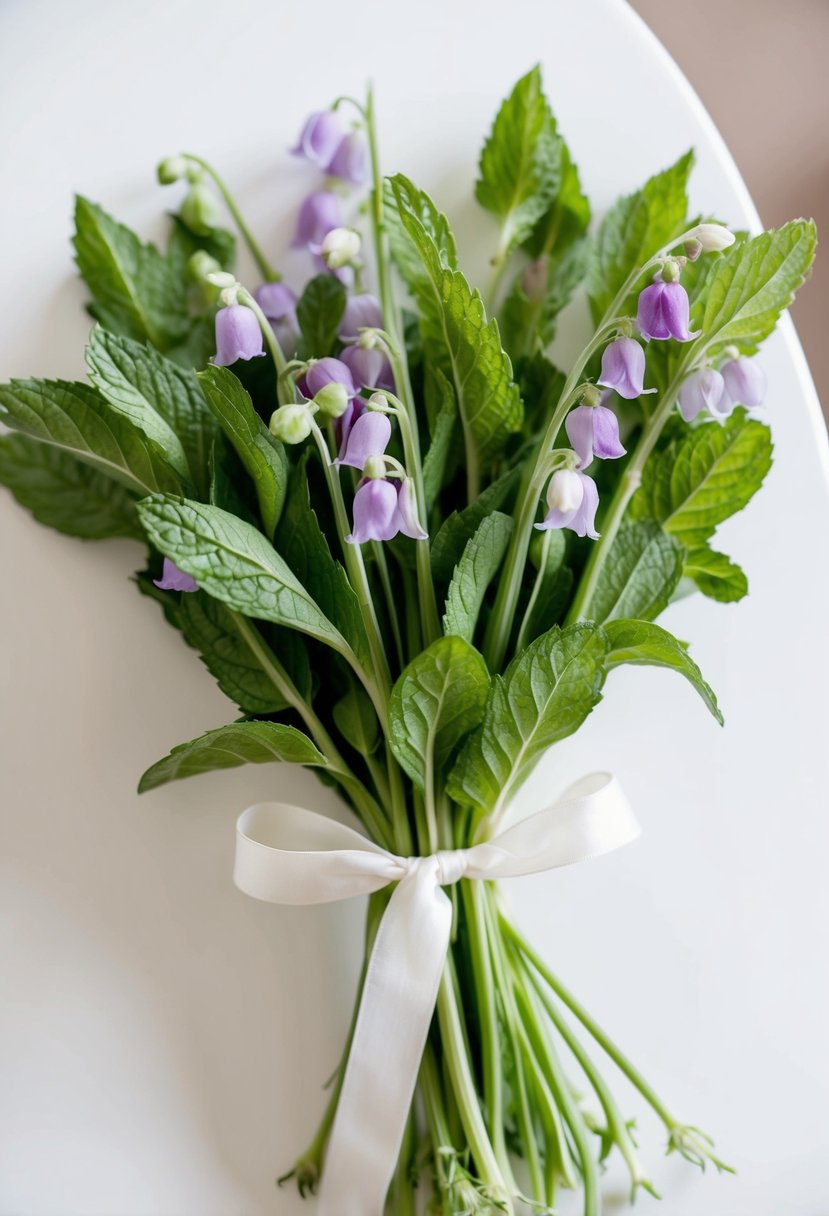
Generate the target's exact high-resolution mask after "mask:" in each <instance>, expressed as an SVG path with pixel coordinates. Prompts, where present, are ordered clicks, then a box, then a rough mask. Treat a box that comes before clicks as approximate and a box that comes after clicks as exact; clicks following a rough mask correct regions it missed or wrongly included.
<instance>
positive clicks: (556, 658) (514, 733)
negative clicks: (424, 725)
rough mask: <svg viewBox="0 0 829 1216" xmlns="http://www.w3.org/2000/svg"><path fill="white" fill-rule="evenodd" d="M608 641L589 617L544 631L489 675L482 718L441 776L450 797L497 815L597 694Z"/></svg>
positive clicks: (590, 706)
mask: <svg viewBox="0 0 829 1216" xmlns="http://www.w3.org/2000/svg"><path fill="white" fill-rule="evenodd" d="M607 648H608V642H607V638H606V636H605V634H604V631H603V630H601V629H599V628H597V627H596V626H595V625H593V624H591V623H590V622H582V623H580V624H576V625H570V626H568V627H567V628H566V629H558V628H555V629H551V630H550V631H549V633H545V634H544V635H543V636H542V637H540V638H538V639H537V640H536V641H535V642H532V643H531V644H530V645H529V646H528V647H527V648H526V650H524V651H522V653H521V654H519V655H518V656H517V657H516V658H515V659H513V661H512V662H511V663H510V665H509V667H508V668H507V670H506V671H505V673H504V675H503V676H495V677H494V678H493V680H492V685H491V689H490V693H489V698H488V700H487V705H486V711H485V713H484V719H483V722H482V723H481V725H480V726H479V727H478V729H477V730H476V731H475V732H474V734H472V735H470V736H469V738H468V739H467V741H466V743H465V744H464V746H463V749H462V750H461V753H460V755H459V757H458V759H457V762H456V764H455V766H454V768H453V769H452V772H451V774H450V777H449V784H448V787H447V788H448V792H449V795H450V797H452V798H453V799H454V800H455V801H456V802H458V803H461V804H462V805H466V806H475V807H478V808H480V809H481V810H482V811H485V812H487V813H490V814H492V815H493V817H495V816H498V815H500V814H501V813H502V812H503V811H504V810H505V809H506V808H507V807H508V806H509V805H510V803H511V802H512V799H513V798H514V797H515V795H516V793H517V792H518V790H519V788H520V787H521V785H523V783H524V781H526V779H527V777H529V775H530V773H531V772H532V770H533V769H534V768H535V765H536V764H537V763H538V761H539V760H540V759H541V757H542V756H543V755H544V753H545V752H546V751H547V749H548V748H549V747H551V746H552V745H553V744H554V743H557V742H558V740H559V739H564V738H566V737H567V736H568V735H572V734H573V732H574V731H576V730H578V728H579V727H580V726H581V724H582V722H584V720H585V718H586V717H587V715H588V714H589V713H590V711H591V710H592V709H593V707H594V705H596V704H597V703H598V701H599V700H600V699H601V690H602V684H603V683H604V677H605V656H606V653H607Z"/></svg>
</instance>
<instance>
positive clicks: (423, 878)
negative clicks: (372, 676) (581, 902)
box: [233, 773, 639, 1216]
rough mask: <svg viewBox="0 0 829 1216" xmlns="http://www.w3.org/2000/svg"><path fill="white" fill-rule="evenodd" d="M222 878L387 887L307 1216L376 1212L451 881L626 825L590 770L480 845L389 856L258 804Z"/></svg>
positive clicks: (499, 874)
mask: <svg viewBox="0 0 829 1216" xmlns="http://www.w3.org/2000/svg"><path fill="white" fill-rule="evenodd" d="M236 831H237V837H236V865H235V869H234V875H233V877H234V881H235V883H236V885H237V886H238V887H239V888H240V890H242V891H244V892H245V893H246V894H248V895H252V896H253V897H254V899H264V900H267V901H268V902H270V903H278V904H324V903H331V902H332V901H335V900H340V899H350V898H351V897H352V896H354V895H369V894H371V892H372V891H379V890H380V889H381V888H382V887H386V886H388V885H390V884H391V883H396V884H397V886H396V887H395V890H394V892H393V893H392V896H391V899H390V900H389V903H388V906H387V908H386V911H385V913H384V915H383V918H382V920H381V922H380V925H379V928H378V930H377V936H376V938H375V941H374V948H373V950H372V952H371V958H370V959H369V963H368V967H367V969H366V975H365V982H364V985H363V994H362V998H361V1001H360V1009H359V1013H358V1015H357V1021H356V1025H355V1028H354V1037H353V1040H352V1044H351V1051H350V1053H349V1057H348V1064H347V1066H346V1071H345V1077H344V1079H343V1085H342V1091H341V1094H340V1101H339V1105H338V1107H337V1114H336V1118H335V1120H334V1125H333V1128H332V1130H331V1138H330V1140H329V1144H328V1151H327V1153H326V1160H325V1171H324V1175H323V1182H322V1186H321V1190H320V1201H319V1216H382V1212H383V1205H384V1203H385V1198H386V1192H387V1190H388V1187H389V1183H390V1182H391V1178H392V1174H393V1173H394V1167H395V1163H396V1161H397V1156H398V1153H399V1151H400V1145H401V1142H402V1139H403V1132H404V1128H405V1123H406V1118H407V1115H408V1111H409V1107H410V1104H411V1101H412V1096H413V1094H414V1088H415V1083H416V1081H417V1074H418V1069H419V1067H420V1060H421V1056H422V1054H423V1049H424V1047H425V1045H426V1037H427V1035H428V1032H429V1024H430V1022H431V1018H432V1013H433V1012H434V1008H435V1003H436V1000H437V993H438V987H439V985H440V979H441V974H442V972H443V965H444V962H445V960H446V953H447V950H448V949H449V938H450V932H451V927H452V904H451V901H450V900H449V898H448V896H447V895H446V894H445V892H444V891H443V890H442V888H443V887H446V886H450V885H451V884H452V883H456V882H458V881H459V880H460V879H461V878H469V879H480V878H483V879H494V878H514V877H517V876H518V875H519V874H536V873H539V872H540V871H542V870H552V869H556V868H557V867H559V866H567V865H574V864H575V863H576V862H580V861H588V860H590V858H592V857H598V856H600V855H601V854H603V853H609V852H611V851H612V850H613V849H618V848H620V847H621V846H622V845H624V844H627V843H628V842H629V841H631V840H633V839H634V838H635V837H636V836H638V835H639V825H638V823H637V822H636V818H635V817H634V814H633V811H632V809H631V807H630V804H629V803H628V801H627V798H626V797H625V795H624V794H623V793H622V790H621V787H620V786H619V784H618V782H617V781H616V778H615V777H613V776H611V775H610V774H609V773H593V774H591V775H590V776H589V777H584V778H583V779H582V780H581V781H579V782H577V783H576V784H575V785H573V786H571V787H570V789H568V790H567V791H566V793H565V794H564V795H563V796H562V798H560V799H559V801H557V802H555V803H553V805H552V806H549V807H547V808H546V809H545V810H543V811H539V812H538V813H537V814H535V815H531V816H530V817H529V818H527V819H524V820H522V821H521V822H520V823H518V824H516V825H515V826H514V827H511V828H507V829H506V831H504V832H501V833H500V835H498V836H496V837H494V838H493V839H492V840H489V841H487V842H486V843H484V844H476V845H473V846H472V847H471V848H468V849H453V850H450V851H442V852H439V853H434V854H432V855H431V856H429V857H396V856H395V855H394V854H393V853H389V852H387V851H386V850H385V849H383V848H381V847H380V845H377V844H375V843H374V842H373V841H371V840H368V839H367V838H366V837H365V836H361V835H360V834H359V833H358V832H355V831H353V830H352V829H351V828H348V827H345V826H344V825H343V824H341V823H336V822H334V821H333V820H331V819H327V818H326V817H325V816H323V815H317V814H315V813H314V812H313V811H308V810H304V809H303V808H302V807H298V806H288V805H287V804H285V803H280V802H264V803H260V804H258V805H257V806H252V807H249V808H248V809H247V810H246V811H244V812H243V813H242V815H241V816H240V818H239V821H238V823H237V825H236Z"/></svg>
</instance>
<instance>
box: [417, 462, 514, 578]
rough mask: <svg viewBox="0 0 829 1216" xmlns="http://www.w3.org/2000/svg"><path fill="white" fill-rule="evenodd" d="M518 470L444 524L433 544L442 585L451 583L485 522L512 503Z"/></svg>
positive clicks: (435, 568)
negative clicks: (482, 522) (473, 539)
mask: <svg viewBox="0 0 829 1216" xmlns="http://www.w3.org/2000/svg"><path fill="white" fill-rule="evenodd" d="M518 476H519V473H518V470H517V469H510V470H509V471H508V472H506V473H503V474H502V475H501V476H500V477H499V478H498V480H497V481H493V483H492V485H489V486H487V488H486V489H485V490H484V492H483V493H482V494H481V495H480V497H479V498H477V499H476V500H475V502H473V503H470V504H469V506H468V507H464V508H463V510H462V511H453V512H452V514H451V515H448V516H447V517H446V519H445V520H444V522H443V524H442V526H441V527H440V529H439V530H438V532H437V534H436V535H435V538H434V540H433V542H432V548H431V562H432V572H433V574H434V576H435V578H436V579H437V580H438V582H441V583H448V582H449V580H450V579H451V578H452V574H453V572H454V569H455V566H456V565H457V564H458V562H459V561H460V559H461V554H462V553H463V551H464V549H465V548H466V544H467V541H469V540H471V539H472V537H473V536H474V535H475V533H476V532H477V530H478V528H479V526H480V524H481V521H482V520H484V519H486V517H487V515H489V514H490V513H491V512H492V511H497V510H499V509H500V508H501V507H503V506H505V504H506V503H507V502H508V501H509V499H510V495H511V494H512V491H513V490H514V489H515V485H516V483H517V481H518Z"/></svg>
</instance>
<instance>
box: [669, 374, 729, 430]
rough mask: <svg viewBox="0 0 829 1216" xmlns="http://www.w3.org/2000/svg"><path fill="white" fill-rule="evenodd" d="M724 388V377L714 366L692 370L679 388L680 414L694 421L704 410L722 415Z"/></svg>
mask: <svg viewBox="0 0 829 1216" xmlns="http://www.w3.org/2000/svg"><path fill="white" fill-rule="evenodd" d="M724 390H725V383H724V381H723V378H722V376H721V375H720V373H719V372H718V371H716V370H715V369H714V368H713V367H702V368H700V369H699V371H696V372H692V373H691V375H690V376H689V377H688V379H687V380H685V381H684V383H683V385H682V387H681V388H680V390H679V412H680V414H682V417H683V418H684V419H685V421H686V422H693V421H694V419H695V418H696V417H697V415H698V414H700V413H702V411H703V410H708V412H709V414H716V415H717V416H720V417H721V416H722V405H723V395H724ZM725 412H726V413H728V412H729V411H728V410H727V409H726V411H725Z"/></svg>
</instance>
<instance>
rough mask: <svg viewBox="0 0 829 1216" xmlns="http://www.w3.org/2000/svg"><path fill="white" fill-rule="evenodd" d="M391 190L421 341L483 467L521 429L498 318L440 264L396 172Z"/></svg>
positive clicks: (406, 184) (409, 190)
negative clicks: (411, 252)
mask: <svg viewBox="0 0 829 1216" xmlns="http://www.w3.org/2000/svg"><path fill="white" fill-rule="evenodd" d="M392 189H393V191H394V196H395V199H396V200H397V205H398V210H399V213H400V217H401V220H402V223H403V225H404V227H405V229H406V231H407V232H408V234H409V236H410V237H411V238H412V240H413V241H414V244H415V246H416V248H417V250H418V253H419V255H420V258H421V260H422V263H423V268H424V271H425V272H426V273H425V276H424V277H423V278H422V279H420V280H418V283H417V284H416V286H415V295H416V298H417V300H418V303H419V305H420V309H421V333H422V334H423V339H424V344H425V345H427V346H429V347H430V353H431V354H432V355H433V357H434V361H435V362H436V364H437V366H439V367H440V368H441V370H442V371H443V372H444V374H445V375H446V377H447V379H448V380H450V381H451V382H452V384H453V385H454V388H455V395H456V398H457V403H458V412H459V414H460V418H461V423H462V425H463V429H464V435H465V437H466V447H467V463H468V464H469V465H470V466H472V465H478V466H480V467H483V466H485V465H486V464H488V463H489V462H491V460H492V459H493V458H494V457H495V456H496V455H498V454H499V453H500V452H501V450H502V448H503V445H504V443H505V442H506V440H507V439H508V438H509V436H510V435H511V434H513V433H514V432H515V431H517V430H520V428H521V420H522V407H521V399H520V397H519V395H518V389H517V386H516V385H515V384H514V383H513V380H512V364H511V363H510V360H509V357H508V355H507V354H506V353H505V352H504V351H503V349H502V347H501V339H500V335H499V332H498V323H497V322H496V321H495V320H488V319H487V316H486V312H485V310H484V306H483V303H482V301H481V297H480V295H479V294H478V292H477V291H473V290H472V288H471V287H470V286H469V284H468V283H467V281H466V279H465V278H464V276H463V275H462V274H461V272H460V271H459V270H453V269H451V268H449V267H447V266H446V265H445V264H444V261H443V258H442V255H441V253H440V250H439V249H438V246H437V245H436V244H435V242H434V240H433V238H432V237H431V235H430V234H429V232H428V231H427V230H426V228H425V227H424V226H423V224H422V223H421V221H420V218H419V216H418V213H417V210H416V207H415V205H414V203H413V202H412V200H413V199H416V198H417V196H418V193H419V192H418V191H416V190H415V188H414V186H412V184H411V182H410V181H408V179H407V178H405V177H403V176H402V175H398V176H397V177H395V178H393V179H392ZM471 480H473V481H474V480H475V478H474V475H471Z"/></svg>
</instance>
